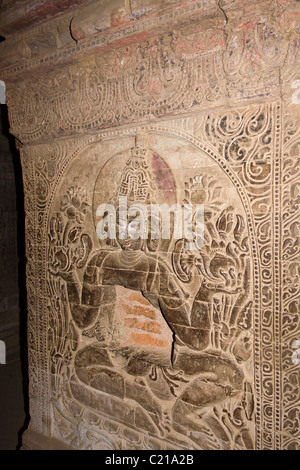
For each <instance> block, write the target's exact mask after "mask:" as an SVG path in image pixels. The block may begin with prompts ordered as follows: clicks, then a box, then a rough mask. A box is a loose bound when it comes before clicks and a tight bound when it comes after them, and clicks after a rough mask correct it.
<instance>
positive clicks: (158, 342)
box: [130, 332, 168, 348]
mask: <svg viewBox="0 0 300 470" xmlns="http://www.w3.org/2000/svg"><path fill="white" fill-rule="evenodd" d="M130 338H131V339H132V340H133V341H134V342H135V343H137V344H139V345H141V346H156V347H158V348H166V347H167V346H168V343H167V342H166V341H164V340H162V339H157V338H153V336H151V335H148V334H143V333H133V332H131V333H130Z"/></svg>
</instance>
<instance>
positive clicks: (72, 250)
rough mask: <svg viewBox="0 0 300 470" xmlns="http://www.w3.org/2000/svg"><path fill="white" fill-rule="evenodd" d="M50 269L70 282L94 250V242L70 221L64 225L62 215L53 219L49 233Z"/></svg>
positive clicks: (52, 272)
mask: <svg viewBox="0 0 300 470" xmlns="http://www.w3.org/2000/svg"><path fill="white" fill-rule="evenodd" d="M49 240H50V252H49V259H50V263H49V269H50V272H51V274H53V275H55V276H60V277H61V278H62V279H64V280H66V281H68V280H70V279H71V278H72V276H73V272H74V271H75V270H76V268H78V269H80V268H82V267H83V266H84V265H85V263H86V261H87V259H88V256H89V254H90V252H91V250H92V240H91V238H90V236H89V235H88V234H85V233H82V227H81V226H80V225H75V224H74V223H72V222H71V221H70V220H68V222H67V223H66V224H64V222H63V220H62V217H61V215H60V214H57V216H56V217H53V218H52V219H51V222H50V231H49Z"/></svg>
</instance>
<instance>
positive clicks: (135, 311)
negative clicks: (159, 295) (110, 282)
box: [122, 304, 156, 320]
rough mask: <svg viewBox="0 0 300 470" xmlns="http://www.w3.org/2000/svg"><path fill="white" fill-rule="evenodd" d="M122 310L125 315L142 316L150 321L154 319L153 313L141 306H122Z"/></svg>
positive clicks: (154, 314)
mask: <svg viewBox="0 0 300 470" xmlns="http://www.w3.org/2000/svg"><path fill="white" fill-rule="evenodd" d="M122 308H123V310H124V312H125V313H127V315H143V316H144V317H147V318H150V319H151V320H155V319H156V313H155V311H153V310H151V309H150V308H148V307H144V306H142V305H134V306H132V307H131V306H130V305H126V304H122Z"/></svg>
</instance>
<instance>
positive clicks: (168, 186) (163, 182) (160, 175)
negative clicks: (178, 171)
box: [151, 153, 176, 202]
mask: <svg viewBox="0 0 300 470" xmlns="http://www.w3.org/2000/svg"><path fill="white" fill-rule="evenodd" d="M151 164H152V168H153V170H154V173H155V175H156V180H157V185H158V189H159V190H160V191H162V192H163V193H164V196H165V199H166V200H170V201H171V202H175V200H176V187H175V183H174V179H173V176H172V173H171V171H170V169H169V167H168V166H167V164H166V163H165V162H164V161H163V160H162V159H161V158H160V157H159V156H158V155H156V154H155V153H154V154H153V155H152V162H151Z"/></svg>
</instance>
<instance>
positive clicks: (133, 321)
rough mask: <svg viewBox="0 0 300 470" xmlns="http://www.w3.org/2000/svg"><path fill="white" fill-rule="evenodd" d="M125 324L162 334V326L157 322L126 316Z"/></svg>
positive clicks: (129, 326)
mask: <svg viewBox="0 0 300 470" xmlns="http://www.w3.org/2000/svg"><path fill="white" fill-rule="evenodd" d="M124 324H125V326H127V327H128V328H137V329H139V330H144V331H148V332H149V333H155V334H161V326H160V324H159V323H156V322H152V321H147V320H140V319H139V318H125V320H124Z"/></svg>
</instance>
